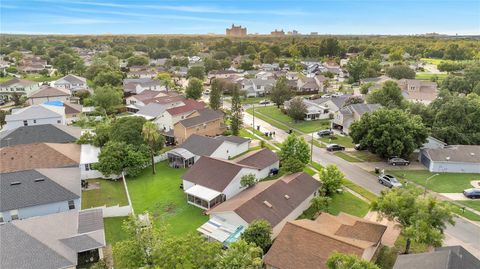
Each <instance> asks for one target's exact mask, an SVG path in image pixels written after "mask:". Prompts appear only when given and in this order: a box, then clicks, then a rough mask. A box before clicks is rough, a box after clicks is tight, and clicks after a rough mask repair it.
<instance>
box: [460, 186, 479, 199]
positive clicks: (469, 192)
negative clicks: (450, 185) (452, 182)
mask: <svg viewBox="0 0 480 269" xmlns="http://www.w3.org/2000/svg"><path fill="white" fill-rule="evenodd" d="M463 195H465V197H467V198H470V199H479V198H480V189H475V188H472V189H466V190H464V191H463Z"/></svg>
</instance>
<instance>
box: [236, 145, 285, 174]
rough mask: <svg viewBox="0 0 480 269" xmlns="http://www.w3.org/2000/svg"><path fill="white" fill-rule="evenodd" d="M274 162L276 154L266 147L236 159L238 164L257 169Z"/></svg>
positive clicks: (276, 157) (276, 159) (276, 160)
mask: <svg viewBox="0 0 480 269" xmlns="http://www.w3.org/2000/svg"><path fill="white" fill-rule="evenodd" d="M276 162H278V156H277V154H276V153H275V152H273V151H271V150H269V149H267V148H264V149H261V150H258V151H255V152H252V153H251V154H248V155H245V156H244V157H242V158H241V159H240V160H237V163H238V164H243V165H248V166H253V167H256V168H258V169H263V168H266V167H268V166H270V165H272V164H274V163H276Z"/></svg>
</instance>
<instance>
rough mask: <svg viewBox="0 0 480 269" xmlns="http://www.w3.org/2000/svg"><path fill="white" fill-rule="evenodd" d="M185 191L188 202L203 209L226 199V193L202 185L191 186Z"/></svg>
mask: <svg viewBox="0 0 480 269" xmlns="http://www.w3.org/2000/svg"><path fill="white" fill-rule="evenodd" d="M185 193H186V194H187V202H188V203H189V204H191V205H194V206H198V207H200V208H203V209H210V208H212V207H214V206H216V205H217V204H220V203H222V202H224V201H225V195H223V194H222V193H221V192H218V191H215V190H212V189H209V188H205V187H203V186H200V185H195V186H193V187H191V188H190V189H188V190H186V191H185Z"/></svg>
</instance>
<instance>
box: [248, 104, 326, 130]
mask: <svg viewBox="0 0 480 269" xmlns="http://www.w3.org/2000/svg"><path fill="white" fill-rule="evenodd" d="M247 112H248V113H250V114H253V109H252V108H249V109H247ZM255 117H258V118H260V119H262V120H264V121H266V122H268V123H270V124H271V125H273V126H275V127H277V128H280V129H282V130H285V131H288V129H290V128H293V129H297V130H299V131H300V132H303V133H312V132H315V131H318V130H321V129H327V128H329V127H330V121H329V120H316V121H299V122H295V121H294V120H293V119H292V118H290V117H289V116H288V115H285V114H283V113H282V111H280V109H279V108H277V107H276V106H265V107H257V108H255Z"/></svg>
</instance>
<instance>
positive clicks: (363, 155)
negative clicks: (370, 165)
mask: <svg viewBox="0 0 480 269" xmlns="http://www.w3.org/2000/svg"><path fill="white" fill-rule="evenodd" d="M348 155H350V156H353V157H355V158H357V159H360V160H362V161H364V162H382V161H383V159H382V158H380V157H379V156H378V155H375V154H373V153H371V152H370V151H367V150H360V151H359V150H356V151H349V152H348Z"/></svg>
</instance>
